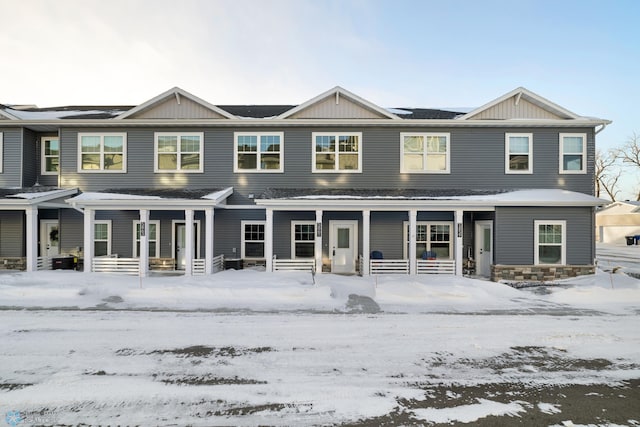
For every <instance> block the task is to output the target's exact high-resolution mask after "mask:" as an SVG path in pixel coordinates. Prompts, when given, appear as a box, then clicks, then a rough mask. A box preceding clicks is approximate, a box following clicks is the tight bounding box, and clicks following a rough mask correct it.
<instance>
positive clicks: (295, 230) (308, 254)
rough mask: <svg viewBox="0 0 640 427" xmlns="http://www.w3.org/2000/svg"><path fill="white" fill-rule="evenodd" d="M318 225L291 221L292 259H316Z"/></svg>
mask: <svg viewBox="0 0 640 427" xmlns="http://www.w3.org/2000/svg"><path fill="white" fill-rule="evenodd" d="M315 242H316V224H315V222H313V221H291V259H298V258H313V257H315Z"/></svg>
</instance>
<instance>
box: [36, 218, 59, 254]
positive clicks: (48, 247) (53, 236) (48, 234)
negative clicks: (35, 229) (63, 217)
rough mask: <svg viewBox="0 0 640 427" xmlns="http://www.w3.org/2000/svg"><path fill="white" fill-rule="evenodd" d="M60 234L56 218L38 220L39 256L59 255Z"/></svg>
mask: <svg viewBox="0 0 640 427" xmlns="http://www.w3.org/2000/svg"><path fill="white" fill-rule="evenodd" d="M59 242H60V234H59V226H58V220H42V221H40V256H45V257H53V256H57V255H60V243H59Z"/></svg>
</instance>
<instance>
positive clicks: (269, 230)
mask: <svg viewBox="0 0 640 427" xmlns="http://www.w3.org/2000/svg"><path fill="white" fill-rule="evenodd" d="M264 258H265V259H264V260H265V269H266V270H267V271H273V209H270V208H267V210H266V212H265V223H264Z"/></svg>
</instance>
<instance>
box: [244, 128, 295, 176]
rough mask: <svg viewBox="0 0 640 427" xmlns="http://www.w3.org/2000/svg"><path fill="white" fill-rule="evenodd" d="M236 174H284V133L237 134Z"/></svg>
mask: <svg viewBox="0 0 640 427" xmlns="http://www.w3.org/2000/svg"><path fill="white" fill-rule="evenodd" d="M234 140H235V145H234V159H235V163H234V165H233V171H234V172H282V171H283V170H284V162H283V159H282V152H283V142H284V133H283V132H235V133H234Z"/></svg>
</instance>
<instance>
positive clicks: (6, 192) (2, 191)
mask: <svg viewBox="0 0 640 427" xmlns="http://www.w3.org/2000/svg"><path fill="white" fill-rule="evenodd" d="M56 190H60V188H58V187H45V186H40V185H36V186H34V187H25V188H0V199H6V198H7V197H9V196H13V195H15V194H33V193H46V192H49V191H56Z"/></svg>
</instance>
